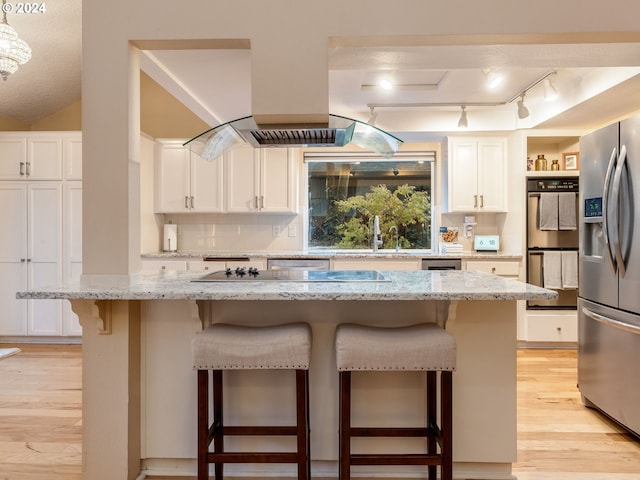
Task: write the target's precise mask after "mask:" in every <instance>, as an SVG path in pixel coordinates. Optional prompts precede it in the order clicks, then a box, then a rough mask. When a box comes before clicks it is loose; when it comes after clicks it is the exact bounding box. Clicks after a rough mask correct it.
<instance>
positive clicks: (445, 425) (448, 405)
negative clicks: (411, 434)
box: [440, 371, 453, 480]
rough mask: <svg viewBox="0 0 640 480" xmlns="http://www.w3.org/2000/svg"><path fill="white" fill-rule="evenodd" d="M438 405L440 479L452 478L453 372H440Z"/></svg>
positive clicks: (448, 479) (449, 479)
mask: <svg viewBox="0 0 640 480" xmlns="http://www.w3.org/2000/svg"><path fill="white" fill-rule="evenodd" d="M441 375H442V378H441V390H440V405H441V406H442V407H441V409H442V415H441V416H442V420H441V422H442V446H441V448H442V472H441V480H452V478H453V434H452V430H453V421H452V414H453V373H452V372H451V371H443V372H441Z"/></svg>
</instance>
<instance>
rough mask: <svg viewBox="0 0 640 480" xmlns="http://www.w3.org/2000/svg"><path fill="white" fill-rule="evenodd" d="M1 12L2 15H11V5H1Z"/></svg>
mask: <svg viewBox="0 0 640 480" xmlns="http://www.w3.org/2000/svg"><path fill="white" fill-rule="evenodd" d="M2 11H3V12H4V13H11V12H12V11H13V5H12V4H10V3H3V4H2Z"/></svg>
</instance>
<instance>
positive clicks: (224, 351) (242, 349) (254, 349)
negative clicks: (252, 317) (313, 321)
mask: <svg viewBox="0 0 640 480" xmlns="http://www.w3.org/2000/svg"><path fill="white" fill-rule="evenodd" d="M191 347H192V354H193V368H194V370H197V371H198V402H197V410H198V427H197V430H198V480H205V479H208V478H209V466H208V464H209V463H213V464H215V467H214V472H215V479H216V480H222V478H223V467H224V464H225V463H296V464H297V465H298V479H299V480H310V478H311V471H310V470H311V469H310V456H309V361H310V358H311V328H310V327H309V325H307V324H306V323H290V324H284V325H276V326H264V327H246V326H238V325H230V324H224V323H217V324H213V325H211V326H210V327H208V328H207V329H205V330H204V331H202V332H199V333H197V334H196V335H195V336H194V337H193V339H192V342H191ZM258 369H264V370H295V378H296V425H295V426H228V425H225V424H224V417H223V405H222V398H223V391H222V373H223V371H224V370H258ZM209 370H212V371H213V372H212V380H213V381H212V388H211V395H212V397H213V419H212V421H211V422H210V419H209ZM237 435H255V436H295V437H296V439H297V447H296V451H295V452H226V451H225V448H224V439H225V437H227V436H237ZM211 442H213V446H214V451H213V452H210V451H209V447H210V445H211Z"/></svg>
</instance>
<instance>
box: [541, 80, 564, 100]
mask: <svg viewBox="0 0 640 480" xmlns="http://www.w3.org/2000/svg"><path fill="white" fill-rule="evenodd" d="M554 75H555V74H554ZM543 85H544V100H545V102H553V101H554V100H556V99H557V98H558V97H559V96H560V95H559V94H558V90H556V87H555V86H554V85H553V82H552V81H551V77H547V78H545V79H544V84H543Z"/></svg>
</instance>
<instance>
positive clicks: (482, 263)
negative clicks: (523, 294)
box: [464, 260, 520, 280]
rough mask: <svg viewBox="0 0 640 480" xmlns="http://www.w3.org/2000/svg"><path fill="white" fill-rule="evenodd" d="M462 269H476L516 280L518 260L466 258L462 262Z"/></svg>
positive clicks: (518, 267)
mask: <svg viewBox="0 0 640 480" xmlns="http://www.w3.org/2000/svg"><path fill="white" fill-rule="evenodd" d="M464 269H465V270H478V271H480V272H485V273H491V274H493V275H500V276H501V277H508V278H514V279H516V280H517V279H518V278H519V276H520V262H517V261H512V260H489V261H487V260H467V261H466V262H465V263H464Z"/></svg>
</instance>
